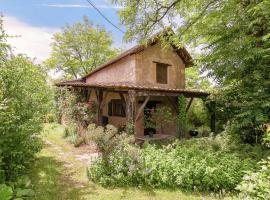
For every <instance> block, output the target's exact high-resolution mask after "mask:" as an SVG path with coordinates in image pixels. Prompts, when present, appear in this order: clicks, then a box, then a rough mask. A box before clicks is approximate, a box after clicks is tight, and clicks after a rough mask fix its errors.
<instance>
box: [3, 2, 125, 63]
mask: <svg viewBox="0 0 270 200" xmlns="http://www.w3.org/2000/svg"><path fill="white" fill-rule="evenodd" d="M92 2H93V3H94V4H95V5H96V7H98V8H99V9H100V11H101V12H102V13H103V14H104V15H105V16H106V17H108V18H109V19H110V20H111V21H112V22H113V23H114V24H116V25H117V26H118V27H120V28H121V29H122V30H125V28H124V27H121V25H120V21H119V17H118V15H117V11H118V10H119V9H120V8H119V6H116V5H113V4H111V1H110V0H92ZM0 13H1V14H2V15H3V16H4V28H5V30H6V32H7V33H8V34H9V35H12V36H15V37H12V38H9V40H8V42H9V43H10V44H11V45H12V46H13V47H14V51H15V53H25V54H27V55H28V56H29V57H31V58H33V59H36V61H37V62H42V61H43V60H45V59H46V58H48V57H49V55H50V43H51V42H52V35H53V34H54V33H56V32H59V31H60V30H61V27H63V26H65V25H66V24H72V23H74V22H77V21H82V19H83V17H84V16H87V17H88V18H89V19H90V20H91V21H92V22H93V23H94V24H99V25H102V26H104V27H105V28H106V30H108V31H110V32H111V33H112V35H113V41H114V44H113V45H114V46H115V47H121V48H127V47H129V46H130V44H125V43H124V42H123V33H121V32H120V31H119V30H117V29H116V28H114V27H113V26H112V25H111V24H109V23H108V22H107V21H106V20H105V19H104V18H103V17H102V16H101V15H100V14H99V13H98V12H97V11H96V10H95V9H94V8H92V7H91V5H90V4H89V3H88V2H87V1H86V0H0Z"/></svg>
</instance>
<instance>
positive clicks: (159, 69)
mask: <svg viewBox="0 0 270 200" xmlns="http://www.w3.org/2000/svg"><path fill="white" fill-rule="evenodd" d="M155 63H156V81H157V83H161V84H167V83H168V66H170V65H169V64H165V63H159V62H155Z"/></svg>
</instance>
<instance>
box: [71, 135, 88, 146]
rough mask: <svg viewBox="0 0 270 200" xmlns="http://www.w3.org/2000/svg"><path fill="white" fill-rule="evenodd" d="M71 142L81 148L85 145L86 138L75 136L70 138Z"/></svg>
mask: <svg viewBox="0 0 270 200" xmlns="http://www.w3.org/2000/svg"><path fill="white" fill-rule="evenodd" d="M69 141H70V143H71V144H73V145H74V147H79V146H81V144H83V143H84V138H82V137H80V136H78V135H77V134H73V135H71V136H70V137H69Z"/></svg>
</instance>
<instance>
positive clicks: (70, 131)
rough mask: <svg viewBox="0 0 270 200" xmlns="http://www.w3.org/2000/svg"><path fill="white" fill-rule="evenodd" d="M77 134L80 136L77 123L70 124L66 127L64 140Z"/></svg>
mask: <svg viewBox="0 0 270 200" xmlns="http://www.w3.org/2000/svg"><path fill="white" fill-rule="evenodd" d="M77 134H78V127H77V125H76V124H75V123H70V124H68V125H66V126H65V129H64V135H63V137H64V138H67V137H69V136H73V135H77Z"/></svg>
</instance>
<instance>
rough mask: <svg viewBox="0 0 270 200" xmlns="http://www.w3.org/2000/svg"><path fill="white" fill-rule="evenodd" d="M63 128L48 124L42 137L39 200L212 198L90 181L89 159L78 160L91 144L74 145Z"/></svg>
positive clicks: (35, 175)
mask: <svg viewBox="0 0 270 200" xmlns="http://www.w3.org/2000/svg"><path fill="white" fill-rule="evenodd" d="M62 135H63V128H62V127H61V126H60V125H56V124H45V127H44V131H43V133H42V137H43V140H44V148H43V149H42V151H41V152H40V153H38V154H37V160H36V162H35V165H33V168H32V169H31V170H30V171H31V174H30V177H31V179H32V181H33V185H34V189H35V191H36V196H35V198H34V199H36V200H83V199H85V200H88V199H97V200H98V199H104V200H105V199H106V200H109V199H113V200H116V199H138V200H145V199H160V200H161V199H164V200H170V199H181V200H202V199H203V200H211V199H214V198H212V197H209V196H205V195H201V194H197V195H196V194H186V193H183V192H180V191H169V190H156V189H151V188H112V189H111V188H103V187H101V186H99V185H97V184H94V183H92V182H89V181H88V179H87V176H86V167H87V166H88V165H89V164H88V162H86V161H83V160H79V159H78V157H79V156H80V154H84V153H87V150H88V149H87V148H88V147H80V148H74V147H73V146H72V145H71V144H69V143H68V142H67V140H65V139H63V138H62Z"/></svg>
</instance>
